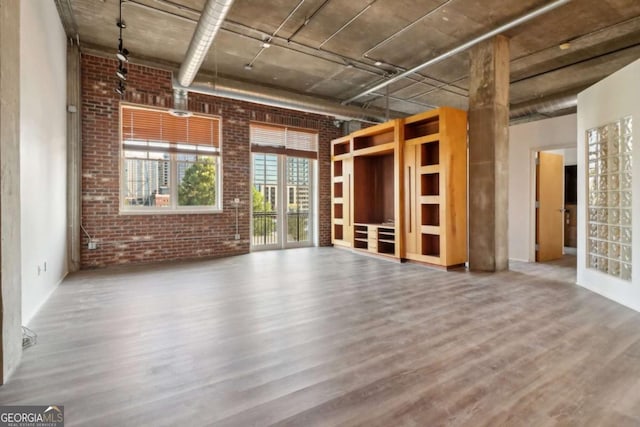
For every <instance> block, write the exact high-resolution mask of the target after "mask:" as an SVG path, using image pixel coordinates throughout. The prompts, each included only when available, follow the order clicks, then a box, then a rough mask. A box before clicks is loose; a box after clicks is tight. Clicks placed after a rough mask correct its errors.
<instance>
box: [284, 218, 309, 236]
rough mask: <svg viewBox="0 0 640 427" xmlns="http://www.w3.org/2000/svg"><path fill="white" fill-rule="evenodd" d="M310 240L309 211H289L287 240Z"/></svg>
mask: <svg viewBox="0 0 640 427" xmlns="http://www.w3.org/2000/svg"><path fill="white" fill-rule="evenodd" d="M308 240H309V212H287V242H306V241H308Z"/></svg>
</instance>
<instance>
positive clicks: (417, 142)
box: [404, 133, 440, 146]
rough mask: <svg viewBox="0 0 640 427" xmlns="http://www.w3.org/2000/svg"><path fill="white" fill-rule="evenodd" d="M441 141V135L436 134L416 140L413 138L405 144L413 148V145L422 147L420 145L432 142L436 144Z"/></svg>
mask: <svg viewBox="0 0 640 427" xmlns="http://www.w3.org/2000/svg"><path fill="white" fill-rule="evenodd" d="M439 139H440V134H439V133H434V134H431V135H423V136H418V137H416V138H411V139H405V140H404V144H405V145H408V146H411V145H420V144H427V143H430V142H436V141H438V140H439Z"/></svg>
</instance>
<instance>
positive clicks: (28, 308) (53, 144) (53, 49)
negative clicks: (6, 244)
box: [20, 1, 67, 324]
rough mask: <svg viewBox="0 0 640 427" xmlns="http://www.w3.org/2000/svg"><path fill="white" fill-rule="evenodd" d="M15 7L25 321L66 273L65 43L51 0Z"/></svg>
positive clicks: (23, 319)
mask: <svg viewBox="0 0 640 427" xmlns="http://www.w3.org/2000/svg"><path fill="white" fill-rule="evenodd" d="M21 6H22V10H21V14H20V104H21V105H20V140H21V142H20V158H21V160H20V169H21V170H20V186H21V209H22V215H21V221H22V225H21V234H22V237H21V240H22V323H23V324H28V322H29V320H30V319H31V318H32V317H33V315H34V314H35V313H36V311H37V310H38V308H39V307H40V306H41V305H42V303H43V302H44V301H45V300H46V299H47V298H48V297H49V295H50V294H51V292H53V290H54V289H55V288H56V286H57V285H58V283H60V281H61V280H62V279H63V278H64V276H65V275H66V273H67V260H66V258H67V256H66V254H67V243H66V185H67V179H66V176H67V172H66V162H67V148H66V145H67V141H66V140H67V124H66V123H67V122H66V120H67V119H66V87H67V83H66V81H67V62H66V61H67V53H66V52H67V43H66V36H65V33H64V30H63V28H62V24H61V22H60V18H59V16H58V12H57V10H56V6H55V3H54V2H53V1H24V2H21ZM45 262H46V271H44V269H45ZM38 268H40V273H38Z"/></svg>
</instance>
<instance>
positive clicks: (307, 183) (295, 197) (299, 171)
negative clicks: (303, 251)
mask: <svg viewBox="0 0 640 427" xmlns="http://www.w3.org/2000/svg"><path fill="white" fill-rule="evenodd" d="M312 162H313V161H312V160H310V159H306V158H302V157H287V158H286V164H287V170H286V182H287V194H286V196H287V217H286V220H287V246H308V245H310V244H311V230H312V229H313V227H312V225H313V224H312V216H311V208H312V201H313V200H312V194H313V193H312V187H311V177H312V175H311V172H312V170H311V167H312Z"/></svg>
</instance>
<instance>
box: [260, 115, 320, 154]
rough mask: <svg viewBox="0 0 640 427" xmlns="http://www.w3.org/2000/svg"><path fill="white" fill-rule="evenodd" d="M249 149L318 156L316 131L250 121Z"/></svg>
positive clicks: (262, 151) (261, 151)
mask: <svg viewBox="0 0 640 427" xmlns="http://www.w3.org/2000/svg"><path fill="white" fill-rule="evenodd" d="M250 140H251V151H253V152H257V153H276V154H286V155H287V156H291V157H306V158H311V159H317V158H318V133H317V132H316V131H312V130H306V129H299V128H291V127H286V126H274V125H267V124H263V123H252V124H251V126H250Z"/></svg>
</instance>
